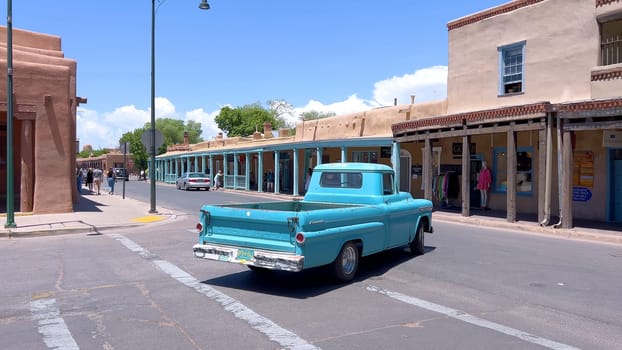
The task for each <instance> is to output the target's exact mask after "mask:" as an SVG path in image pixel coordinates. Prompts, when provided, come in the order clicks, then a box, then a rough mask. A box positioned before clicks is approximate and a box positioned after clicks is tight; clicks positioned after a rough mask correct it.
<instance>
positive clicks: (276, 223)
mask: <svg viewBox="0 0 622 350" xmlns="http://www.w3.org/2000/svg"><path fill="white" fill-rule="evenodd" d="M206 209H207V208H206ZM206 209H201V222H202V224H203V227H205V233H204V235H202V236H201V238H200V242H201V243H215V244H222V245H231V246H238V247H245V248H253V249H263V250H270V251H278V252H287V253H294V252H295V245H294V235H295V230H296V225H294V223H293V221H295V220H296V219H292V217H293V218H295V217H296V213H295V212H270V213H266V212H263V211H261V210H253V209H242V210H240V209H233V208H225V207H218V208H217V209H215V210H211V211H210V210H209V209H207V210H206Z"/></svg>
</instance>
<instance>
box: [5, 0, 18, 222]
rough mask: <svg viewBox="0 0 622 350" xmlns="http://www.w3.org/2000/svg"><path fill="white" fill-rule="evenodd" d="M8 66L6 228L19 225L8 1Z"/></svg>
mask: <svg viewBox="0 0 622 350" xmlns="http://www.w3.org/2000/svg"><path fill="white" fill-rule="evenodd" d="M6 4H7V5H6V66H7V75H6V80H7V109H6V120H7V123H6V223H5V224H4V228H12V227H17V225H16V224H15V210H14V209H15V208H14V207H13V204H14V203H13V195H14V193H13V192H14V188H13V187H14V186H13V170H14V169H13V18H12V17H13V14H12V12H13V10H12V8H13V6H12V5H13V4H12V0H8V1H7V3H6Z"/></svg>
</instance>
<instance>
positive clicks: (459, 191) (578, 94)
mask: <svg viewBox="0 0 622 350" xmlns="http://www.w3.org/2000/svg"><path fill="white" fill-rule="evenodd" d="M447 28H448V31H449V43H448V45H449V46H448V48H449V49H448V51H449V66H448V77H447V110H446V111H445V112H444V113H441V114H438V115H435V116H433V117H431V118H425V119H422V120H413V121H406V122H401V123H396V124H394V125H393V126H392V129H393V135H394V137H395V140H396V141H397V142H399V143H400V147H401V149H402V150H407V151H408V152H409V153H410V154H412V155H413V158H414V164H417V165H421V166H422V167H421V169H423V172H422V170H421V169H419V168H418V167H416V168H413V176H415V174H417V173H418V174H420V175H422V176H421V177H422V180H421V181H422V182H420V188H422V191H419V192H416V193H419V194H420V195H421V196H424V197H425V198H429V199H432V200H434V201H435V203H437V204H440V205H445V206H454V207H457V209H458V210H462V214H463V215H465V216H468V215H470V210H471V209H474V208H477V209H479V207H480V197H479V191H474V190H473V189H474V188H475V185H476V183H477V176H478V171H479V168H480V167H481V164H482V162H483V161H486V162H487V163H488V165H489V167H490V168H491V169H492V174H493V184H492V189H491V192H490V196H489V204H488V205H489V206H490V207H491V208H493V209H497V210H506V211H507V220H508V221H510V222H511V221H515V220H516V219H517V216H518V214H533V215H537V217H538V222H539V223H540V224H541V225H543V226H544V225H550V224H553V225H555V226H560V227H566V228H568V227H572V226H573V224H572V222H573V218H577V219H586V220H596V221H608V222H620V221H622V2H621V1H618V0H595V1H586V0H516V1H510V2H508V3H506V4H503V5H500V6H496V7H493V8H491V9H488V10H484V11H482V12H478V13H475V14H472V15H468V16H466V17H462V18H459V19H456V20H454V21H451V22H450V23H449V24H448V25H447ZM454 175H457V176H454ZM452 178H453V179H454V180H453V181H452V180H451V179H452ZM448 179H449V181H448ZM447 182H449V183H450V184H451V183H453V186H451V185H450V186H446V185H445V184H447ZM448 188H453V191H448Z"/></svg>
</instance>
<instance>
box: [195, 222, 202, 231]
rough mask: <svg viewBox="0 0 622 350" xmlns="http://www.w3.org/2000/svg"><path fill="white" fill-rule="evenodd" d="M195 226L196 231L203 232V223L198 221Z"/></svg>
mask: <svg viewBox="0 0 622 350" xmlns="http://www.w3.org/2000/svg"><path fill="white" fill-rule="evenodd" d="M196 227H197V231H199V232H203V224H202V223H200V222H199V223H198V224H197V226H196Z"/></svg>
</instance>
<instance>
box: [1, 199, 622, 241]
mask: <svg viewBox="0 0 622 350" xmlns="http://www.w3.org/2000/svg"><path fill="white" fill-rule="evenodd" d="M227 191H231V192H236V193H239V194H247V195H253V196H261V197H264V198H265V200H266V201H270V200H275V199H279V200H288V199H294V198H301V197H293V196H291V195H286V194H278V195H275V194H269V193H265V192H264V193H256V192H251V193H249V192H246V191H235V190H227ZM156 209H157V210H158V213H156V214H149V210H150V204H149V203H145V202H140V201H137V200H134V199H131V198H128V197H125V199H123V198H122V196H121V195H120V194H115V195H108V194H107V193H105V192H102V194H101V195H95V194H90V193H88V191H86V190H85V191H84V192H83V194H82V195H81V196H80V201H79V202H78V203H77V204H75V205H74V212H72V213H63V214H40V215H32V214H28V213H16V214H15V223H16V224H17V227H16V228H10V229H8V228H4V224H5V223H6V215H4V214H2V215H0V220H1V223H0V237H28V236H42V235H51V234H65V233H97V232H101V231H104V230H109V229H121V228H131V227H138V226H143V225H149V224H150V223H154V222H159V221H162V220H166V219H174V218H176V216H177V214H176V213H175V212H173V211H172V210H169V209H167V208H164V207H161V206H158V207H157V208H156ZM432 221H433V225H434V223H435V222H442V221H445V222H452V223H462V224H468V225H476V226H484V227H491V228H499V229H510V230H519V231H523V232H525V233H531V234H541V235H550V236H557V237H563V238H571V239H583V240H590V241H599V242H607V243H616V244H622V227H619V226H622V225H617V224H608V223H598V222H589V221H579V220H577V221H576V222H575V227H574V228H572V229H556V228H553V226H546V227H541V226H540V225H539V224H538V223H537V220H536V219H535V218H531V217H520V216H519V221H517V222H512V223H510V222H507V220H506V219H505V212H495V211H472V215H471V216H468V217H465V216H462V215H461V213H460V212H459V211H451V210H436V211H434V213H433V214H432ZM551 222H555V221H553V220H551ZM437 232H438V230H437Z"/></svg>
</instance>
